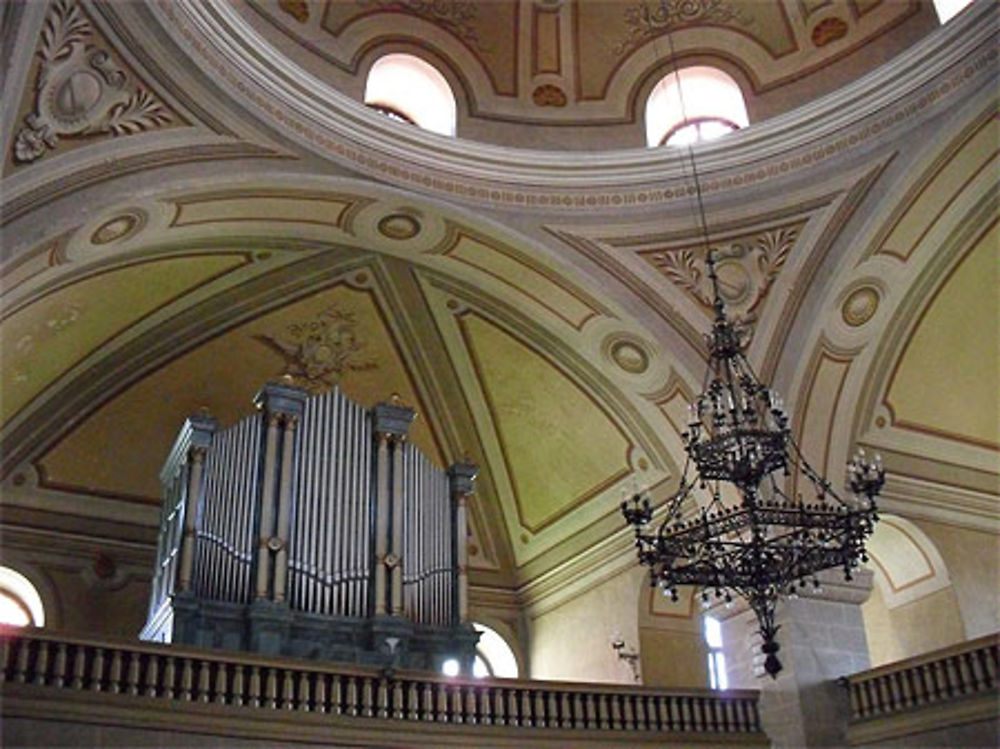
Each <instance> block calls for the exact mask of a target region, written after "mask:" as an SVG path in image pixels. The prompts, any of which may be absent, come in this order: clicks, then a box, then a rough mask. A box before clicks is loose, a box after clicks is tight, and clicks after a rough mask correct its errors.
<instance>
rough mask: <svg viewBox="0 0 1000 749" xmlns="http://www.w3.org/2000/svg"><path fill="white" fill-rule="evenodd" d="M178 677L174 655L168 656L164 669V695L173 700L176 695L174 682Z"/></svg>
mask: <svg viewBox="0 0 1000 749" xmlns="http://www.w3.org/2000/svg"><path fill="white" fill-rule="evenodd" d="M176 679H177V664H176V661H175V660H174V657H173V656H172V655H168V656H167V665H166V666H165V667H164V669H163V696H164V697H165V698H166V699H168V700H172V699H173V698H174V696H175V695H176V693H177V692H176V690H175V689H174V682H175V680H176Z"/></svg>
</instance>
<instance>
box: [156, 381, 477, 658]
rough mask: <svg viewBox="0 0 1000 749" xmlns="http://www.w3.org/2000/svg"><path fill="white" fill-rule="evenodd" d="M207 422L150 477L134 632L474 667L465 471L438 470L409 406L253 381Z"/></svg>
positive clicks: (310, 653)
mask: <svg viewBox="0 0 1000 749" xmlns="http://www.w3.org/2000/svg"><path fill="white" fill-rule="evenodd" d="M255 404H256V406H257V412H256V413H254V414H252V415H250V416H247V417H246V418H244V419H241V420H240V421H238V422H237V423H236V424H234V425H232V426H230V427H228V428H226V429H220V428H219V427H218V424H217V423H216V422H215V420H214V419H212V418H211V417H209V416H207V415H205V414H199V415H196V416H191V417H189V418H188V419H187V421H186V422H185V424H184V426H183V428H182V429H181V431H180V433H179V434H178V436H177V439H176V440H175V443H174V446H173V448H172V450H171V451H170V454H169V455H168V457H167V460H166V462H165V464H164V467H163V470H162V471H161V473H160V479H161V482H162V484H163V505H162V511H161V520H160V529H159V539H158V545H157V556H156V567H155V570H154V575H153V585H152V592H151V600H150V608H149V617H148V620H147V623H146V626H145V627H144V628H143V631H142V634H141V636H142V637H143V638H144V639H147V640H156V641H163V642H181V643H186V644H193V645H200V646H205V647H220V648H226V649H237V650H252V651H258V652H265V653H274V654H284V655H293V656H299V657H308V658H324V659H330V660H341V661H349V662H360V663H374V664H382V665H386V666H400V667H407V668H429V669H437V668H439V667H440V664H441V663H442V662H443V661H444V660H445V659H448V658H457V659H459V661H460V662H461V663H462V664H463V667H464V669H465V670H469V669H471V663H472V659H473V657H474V653H475V642H476V639H477V637H478V635H477V634H476V633H475V632H474V630H473V629H472V627H471V626H470V625H469V624H468V623H467V616H468V603H467V601H468V595H467V578H466V563H467V560H466V501H467V498H468V496H469V495H470V494H471V493H472V491H473V488H474V480H475V477H476V473H477V469H476V467H475V466H474V465H471V464H468V463H456V464H454V465H452V466H451V467H450V468H449V469H448V470H447V471H444V470H442V469H440V468H438V467H437V466H436V465H434V463H433V462H432V461H430V460H429V459H428V458H427V456H425V455H424V454H423V453H421V452H420V450H419V449H417V448H416V447H415V446H414V445H412V444H411V443H409V442H408V441H407V439H406V437H407V433H408V430H409V426H410V423H411V422H412V420H413V418H414V412H413V411H412V410H411V409H409V408H405V407H403V406H400V405H396V404H390V403H380V404H378V405H376V406H375V407H374V408H373V409H370V410H369V409H365V408H363V407H362V406H360V405H358V404H356V403H354V402H352V401H351V400H350V399H348V398H347V397H345V396H344V395H343V394H342V393H340V391H339V390H338V389H336V388H334V389H333V390H331V391H329V392H326V393H323V394H320V395H309V394H308V393H307V392H306V391H304V390H302V389H300V388H297V387H293V386H291V385H287V384H276V383H271V384H268V385H266V386H265V387H264V388H262V389H261V391H260V392H259V393H258V394H257V397H256V398H255Z"/></svg>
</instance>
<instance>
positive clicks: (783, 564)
mask: <svg viewBox="0 0 1000 749" xmlns="http://www.w3.org/2000/svg"><path fill="white" fill-rule="evenodd" d="M667 38H668V41H669V42H670V51H671V56H672V57H673V43H672V40H671V39H670V35H669V33H668V37H667ZM680 96H681V107H682V109H683V107H684V99H683V92H681V94H680ZM685 116H686V115H685ZM688 155H689V158H690V163H691V171H692V176H693V179H694V187H695V190H694V193H695V196H696V197H697V206H698V212H699V217H700V220H701V229H702V233H703V239H704V244H705V252H706V266H707V276H708V280H709V282H710V284H711V287H712V299H713V308H714V322H713V324H712V330H711V333H710V334H709V335H707V336H705V338H706V343H707V346H708V369H707V372H706V374H705V380H704V382H703V384H702V390H701V393H700V394H699V395H698V396H697V398H696V399H695V401H694V403H692V404H691V406H690V419H689V423H688V429H687V431H686V432H684V434H683V439H684V449H685V452H686V453H687V461H686V463H685V466H684V471H683V473H682V475H681V480H680V486H679V487H678V489H677V491H676V492H675V493H674V494H673V495H672V496H671V497H670V498H669V499H668V500H667V502H666V510H665V513H664V517H663V520H662V521H660V522H659V525H658V526H656V527H652V528H651V527H650V523H651V521H652V518H653V508H652V504H651V502H650V500H649V497H648V496H646V495H645V494H642V493H638V492H637V493H636V494H635V495H634V496H633V497H632V498H631V500H626V501H625V502H622V505H621V511H622V514H623V515H624V517H625V521H626V522H627V523H628V524H630V525H631V526H633V528H634V529H635V545H636V549H637V551H638V557H639V562H640V563H641V564H643V565H645V566H648V567H649V568H650V583H651V584H652V585H654V586H656V585H659V586H660V587H662V589H663V592H664V594H666V595H669V596H671V597H672V598H673V600H675V601H676V600H677V588H678V586H681V585H694V586H697V587H699V588H701V590H702V599H703V601H705V602H706V603H707V602H708V601H709V600H710V592H714V594H715V597H716V598H717V599H721V600H724V601H726V602H727V603H729V602H731V601H732V599H733V596H734V595H736V596H741V597H742V598H744V599H745V600H746V602H747V603H748V604H749V606H750V608H751V609H752V610H753V612H754V613H755V614H756V616H757V621H758V624H759V632H760V635H761V638H762V640H763V644H762V648H761V649H762V651H763V653H764V654H765V656H766V657H765V660H764V669H765V670H766V672H767V673H768V674H770V675H771V677H772V678H774V677H776V676H777V674H778V672H779V671H780V670H781V662H780V661H779V660H778V658H777V656H776V653H777V652H778V649H779V647H778V643H777V642H776V641H775V636H776V634H777V631H778V625H777V624H776V623H775V608H776V606H777V602H778V600H779V599H780V598H781V597H782V596H787V595H792V594H795V593H797V591H799V590H800V589H802V588H804V587H805V586H806V585H807V584H812V585H813V586H814V587H816V588H818V587H819V581H818V579H817V577H816V574H817V573H818V572H820V571H822V570H826V569H830V568H834V567H840V568H842V569H843V571H844V577H845V579H847V580H850V579H851V570H852V569H853V568H855V567H857V566H858V564H859V563H861V562H866V561H867V560H868V557H867V555H866V553H865V540H866V539H867V537H868V536H869V535H870V534H871V533H872V530H873V529H874V524H875V522H876V521H877V520H878V513H877V506H876V501H875V498H876V497H877V496H878V494H879V492H880V491H881V489H882V485H883V484H884V483H885V472H884V470H883V468H882V461H881V458H880V457H879V456H877V455H876V456H875V458H874V460H869V459H868V458H867V456H866V455H865V454H864V451H862V450H859V451H858V453H857V455H856V456H855V457H854V458H853V459H852V460H851V461H850V463H849V464H848V485H849V486H850V489H851V491H852V493H853V496H852V497H849V498H842V497H841V496H840V495H839V494H838V493H837V492H836V491H835V490H834V488H833V487H832V486H831V484H830V482H829V481H828V480H827V479H826V478H824V477H823V476H821V475H820V474H819V473H818V472H817V471H816V470H815V469H814V468H813V467H812V466H811V465H809V463H808V462H807V461H806V460H805V458H804V457H803V456H802V453H801V451H800V450H799V447H798V445H797V444H796V442H795V440H794V439H793V437H792V432H791V429H790V428H789V419H788V414H787V413H786V412H785V411H784V408H783V404H782V400H781V396H780V395H778V394H777V393H776V392H775V391H774V390H772V389H771V388H770V387H768V386H767V385H765V384H763V383H762V382H761V381H760V380H759V379H758V377H757V376H756V374H754V371H753V368H752V367H751V366H750V363H749V361H748V360H747V358H746V355H745V354H744V350H745V348H746V338H747V336H746V330H745V328H743V327H742V326H741V325H740V324H738V323H737V322H736V321H734V320H733V319H731V318H730V317H729V316H728V315H727V314H726V307H725V304H724V302H723V299H722V295H721V293H720V287H719V279H718V277H717V275H716V269H715V259H714V256H713V250H712V248H711V245H710V241H709V234H708V226H707V222H706V220H705V209H704V205H703V203H702V197H701V187H700V184H699V181H698V170H697V166H696V164H695V161H694V150H693V148H692V147H691V146H690V145H689V146H688ZM689 474H690V475H689ZM795 475H798V476H801V477H802V478H803V479H804V480H805V481H806V482H808V484H810V485H811V486H812V488H813V489H814V490H815V500H813V499H812V498H811V497H809V498H808V501H806V500H805V499H800V498H793V497H792V496H789V494H788V493H786V485H787V484H788V482H789V480H790V477H792V476H795ZM725 485H729V486H730V487H731V489H726V490H724V489H723V487H724V486H725ZM696 489H698V490H701V495H702V497H703V498H704V500H703V502H702V506H701V507H700V508H698V509H696V511H695V512H694V514H693V515H690V516H686V515H685V514H684V513H685V506H686V505H687V504H688V502H687V500H689V498H690V499H691V500H692V501H694V498H695V490H696ZM803 494H804V492H802V493H798V496H799V497H802V495H803Z"/></svg>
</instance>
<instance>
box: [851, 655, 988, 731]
mask: <svg viewBox="0 0 1000 749" xmlns="http://www.w3.org/2000/svg"><path fill="white" fill-rule="evenodd" d="M998 662H1000V637H998V636H997V635H988V636H986V637H980V638H978V639H976V640H970V641H968V642H963V643H961V644H959V645H954V646H951V647H948V648H944V649H942V650H937V651H934V652H933V653H927V654H925V655H921V656H918V657H916V658H909V659H907V660H905V661H900V662H898V663H891V664H888V665H886V666H880V667H879V668H874V669H871V670H869V671H862V672H861V673H858V674H854V675H853V676H849V677H847V678H846V679H845V682H846V684H847V687H848V689H849V690H850V698H851V719H852V720H853V721H860V720H869V719H872V718H878V717H883V716H888V715H892V714H894V713H900V712H903V711H907V710H913V709H915V708H922V707H926V706H930V705H933V704H937V703H943V702H947V701H950V700H954V699H958V698H961V697H965V696H972V695H986V694H989V693H990V692H995V691H996V690H997V687H998V683H997V665H998Z"/></svg>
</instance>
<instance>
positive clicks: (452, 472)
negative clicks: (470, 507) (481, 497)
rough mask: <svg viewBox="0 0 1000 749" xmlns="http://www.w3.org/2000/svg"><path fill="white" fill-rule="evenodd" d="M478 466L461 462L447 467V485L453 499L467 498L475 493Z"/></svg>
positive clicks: (464, 461)
mask: <svg viewBox="0 0 1000 749" xmlns="http://www.w3.org/2000/svg"><path fill="white" fill-rule="evenodd" d="M478 475H479V466H477V465H476V464H475V463H470V462H469V461H466V460H463V461H461V462H460V463H452V464H451V465H450V466H449V467H448V483H449V485H450V488H451V494H452V496H453V497H462V498H464V497H467V496H468V495H470V494H472V493H473V492H475V491H476V483H475V482H476V477H477V476H478Z"/></svg>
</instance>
